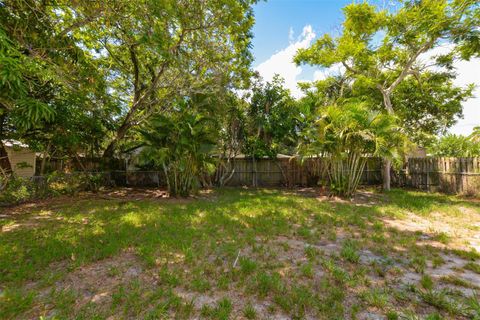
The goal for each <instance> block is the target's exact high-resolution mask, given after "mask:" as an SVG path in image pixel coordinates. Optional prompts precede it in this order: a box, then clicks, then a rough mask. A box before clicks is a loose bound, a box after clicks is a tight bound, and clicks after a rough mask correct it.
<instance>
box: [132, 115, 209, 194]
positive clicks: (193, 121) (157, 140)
mask: <svg viewBox="0 0 480 320" xmlns="http://www.w3.org/2000/svg"><path fill="white" fill-rule="evenodd" d="M213 125H214V123H212V120H211V119H209V118H207V117H205V116H203V115H200V114H198V113H193V112H189V111H184V110H181V111H179V112H175V113H171V114H169V115H156V116H154V117H152V119H151V120H150V121H149V122H148V124H147V125H146V126H145V127H144V128H143V129H141V130H140V132H141V135H142V137H143V140H144V143H145V146H144V148H143V150H142V152H141V154H140V160H141V163H144V164H145V163H150V164H152V165H153V166H154V167H158V168H161V169H162V170H163V172H164V174H165V178H166V182H167V186H168V190H169V192H170V195H171V196H173V197H176V196H182V197H186V196H188V195H190V194H191V192H192V191H195V190H196V189H198V187H199V186H200V184H201V182H202V180H203V179H204V177H205V175H210V174H212V173H213V171H214V170H215V164H214V159H213V157H212V154H211V152H212V151H213V150H214V148H215V142H216V134H215V132H216V131H214V130H212V128H213V127H214V126H213Z"/></svg>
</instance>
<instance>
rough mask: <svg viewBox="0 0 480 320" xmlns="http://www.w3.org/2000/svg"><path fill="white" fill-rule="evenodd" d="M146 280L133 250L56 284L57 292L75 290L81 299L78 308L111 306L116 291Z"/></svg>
mask: <svg viewBox="0 0 480 320" xmlns="http://www.w3.org/2000/svg"><path fill="white" fill-rule="evenodd" d="M144 277H146V275H145V274H144V273H143V270H142V267H141V266H140V263H139V261H138V258H137V256H136V255H135V253H134V252H133V250H127V251H125V252H122V253H120V254H118V255H116V256H114V257H112V258H108V259H103V260H100V261H96V262H94V263H90V264H87V265H84V266H81V267H79V268H78V269H76V270H74V271H73V272H71V273H69V274H68V275H67V276H66V277H65V278H64V279H62V280H60V281H58V282H56V283H55V289H57V290H58V289H63V290H70V289H72V290H74V291H75V292H76V293H77V294H78V296H77V300H76V307H78V308H79V307H81V306H83V305H85V304H86V303H88V302H94V303H99V304H102V305H108V304H109V302H110V300H111V294H112V292H113V290H114V289H115V288H116V287H117V286H118V285H120V284H122V283H123V284H126V283H128V282H129V281H131V280H133V279H136V278H139V279H142V278H144Z"/></svg>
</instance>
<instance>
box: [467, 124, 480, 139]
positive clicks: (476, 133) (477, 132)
mask: <svg viewBox="0 0 480 320" xmlns="http://www.w3.org/2000/svg"><path fill="white" fill-rule="evenodd" d="M468 138H469V139H470V140H471V141H472V142H475V143H480V126H476V127H474V128H473V132H472V133H471V134H470V135H469V136H468Z"/></svg>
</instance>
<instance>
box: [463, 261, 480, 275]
mask: <svg viewBox="0 0 480 320" xmlns="http://www.w3.org/2000/svg"><path fill="white" fill-rule="evenodd" d="M463 268H464V269H466V270H470V271H473V272H475V273H478V274H480V264H476V263H473V262H469V263H467V264H466V265H465V266H463Z"/></svg>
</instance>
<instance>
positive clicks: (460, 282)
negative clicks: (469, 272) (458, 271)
mask: <svg viewBox="0 0 480 320" xmlns="http://www.w3.org/2000/svg"><path fill="white" fill-rule="evenodd" d="M440 281H441V282H443V283H446V284H451V285H454V286H459V287H464V288H474V289H475V288H477V286H475V285H474V284H471V283H469V282H468V281H465V280H464V279H462V278H459V277H456V276H454V275H452V274H451V275H448V276H443V277H441V278H440Z"/></svg>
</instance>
